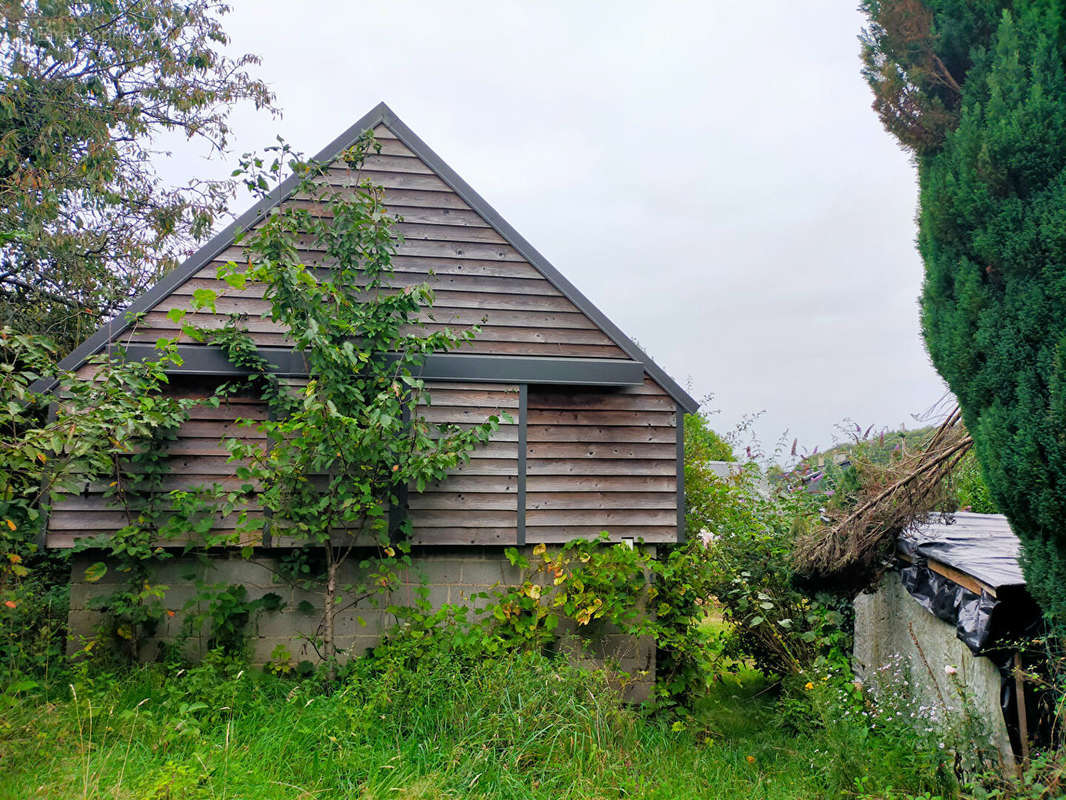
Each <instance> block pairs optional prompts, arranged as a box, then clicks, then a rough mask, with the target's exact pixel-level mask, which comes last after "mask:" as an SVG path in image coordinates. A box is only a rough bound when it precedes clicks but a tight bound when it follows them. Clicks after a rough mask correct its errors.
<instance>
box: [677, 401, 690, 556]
mask: <svg viewBox="0 0 1066 800" xmlns="http://www.w3.org/2000/svg"><path fill="white" fill-rule="evenodd" d="M676 424H677V467H676V470H677V477H676V478H675V480H676V482H677V541H679V542H683V541H685V538H686V537H687V535H688V532H687V531H686V530H685V517H686V515H687V512H688V509H687V508H686V506H685V409H684V408H682V407H681V404H680V403H678V404H677V420H676Z"/></svg>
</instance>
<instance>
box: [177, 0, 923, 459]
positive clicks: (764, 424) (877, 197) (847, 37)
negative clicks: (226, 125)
mask: <svg viewBox="0 0 1066 800" xmlns="http://www.w3.org/2000/svg"><path fill="white" fill-rule="evenodd" d="M233 5H234V9H233V13H232V14H231V15H230V16H229V17H227V18H226V20H225V26H226V28H227V30H228V31H229V32H230V33H231V35H232V38H233V43H232V46H233V50H234V52H254V53H258V54H259V55H260V56H261V57H262V59H263V63H262V66H261V68H260V69H259V74H260V75H261V76H262V77H263V78H264V79H265V80H266V81H267V82H268V83H269V84H270V85H271V86H272V87H273V89H274V91H275V92H276V93H277V101H278V105H279V107H280V108H281V109H282V110H283V112H284V116H283V117H282V118H281V119H280V120H271V119H269V118H268V117H266V116H265V115H256V114H254V113H251V112H250V111H247V110H242V111H239V112H238V113H236V114H235V115H234V117H233V123H234V127H235V136H234V139H233V142H232V146H233V149H234V151H235V152H241V151H244V150H248V149H252V148H256V147H261V146H263V145H265V144H269V143H270V141H271V140H272V138H273V136H274V135H275V134H276V133H280V134H282V135H283V136H284V137H285V138H286V139H287V140H288V141H289V142H291V143H292V144H293V145H295V146H297V147H298V148H300V149H301V150H304V151H307V152H309V153H313V152H315V151H317V150H318V149H320V148H321V147H322V146H324V145H325V144H326V143H327V142H328V141H329V140H331V139H332V138H333V137H334V136H335V135H336V134H338V133H340V132H341V131H342V130H343V129H345V128H346V127H347V126H348V125H350V124H351V123H352V122H354V121H355V120H356V119H357V118H358V117H360V116H362V115H363V114H364V113H365V112H366V111H368V110H369V109H370V108H371V107H372V106H373V105H375V104H376V103H377V102H378V101H379V100H385V101H386V102H387V103H388V104H389V105H390V106H391V107H392V109H393V110H394V111H395V112H396V113H397V114H398V115H399V116H400V117H401V118H402V119H403V120H404V121H405V122H406V123H407V124H408V125H409V126H410V127H411V128H412V129H413V130H414V131H415V132H416V133H418V134H419V135H420V136H421V137H422V138H423V139H424V140H425V141H426V142H427V143H428V144H429V145H430V146H431V147H432V148H434V149H435V150H436V151H437V153H439V154H440V155H441V157H443V158H444V160H445V161H447V162H448V163H449V164H450V165H451V166H452V167H453V168H454V169H455V170H456V171H457V172H458V173H459V174H460V175H462V176H463V177H464V178H465V179H466V180H467V181H468V182H469V183H470V184H471V185H472V186H473V187H474V188H475V189H477V190H478V191H479V192H480V193H481V194H482V195H483V196H484V197H485V198H486V199H487V200H488V201H489V202H490V203H491V204H492V205H493V206H494V207H495V208H496V209H497V210H498V211H499V212H500V213H501V214H502V215H503V216H504V218H505V219H507V220H508V221H509V222H510V223H511V224H512V225H514V227H515V228H517V229H518V230H519V231H520V232H522V234H523V235H524V236H525V237H526V238H527V239H529V240H530V241H531V242H532V243H533V245H534V246H535V247H537V248H538V249H539V250H540V251H541V252H542V253H543V254H544V255H545V256H546V257H547V258H548V259H549V260H550V261H551V262H552V263H553V264H555V266H556V267H557V268H558V269H559V270H560V271H562V272H563V273H564V274H565V275H566V276H567V277H568V278H570V280H571V281H572V282H573V283H574V284H575V285H576V286H577V287H578V288H579V289H581V290H582V291H583V292H584V293H585V294H586V295H587V296H588V297H589V298H590V299H591V300H592V301H593V302H594V303H596V304H597V305H598V306H599V307H600V308H601V309H602V310H603V311H604V312H605V313H606V314H607V315H608V316H609V317H611V318H612V319H613V320H614V321H615V322H616V323H617V324H618V325H619V326H620V327H621V328H622V329H623V330H624V331H626V332H627V333H628V334H629V335H630V336H631V337H633V338H634V339H636V340H638V341H639V342H640V343H641V344H642V346H644V348H645V349H646V350H647V351H648V352H649V353H650V354H651V355H652V356H653V357H654V358H655V359H656V360H657V361H658V362H659V363H660V364H661V365H662V366H663V367H664V368H665V369H666V370H667V371H668V372H669V373H671V374H672V375H673V376H674V377H675V378H676V379H677V380H678V381H679V382H680V383H682V384H683V385H688V386H689V387H690V390H691V393H692V394H693V395H694V396H696V397H702V396H704V395H706V394H709V393H713V394H714V399H713V401H712V403H711V407H713V408H716V409H719V410H720V415H719V417H718V418H717V423H716V424H717V426H718V427H719V428H721V429H723V430H728V429H730V428H732V427H733V426H734V425H736V424H737V423H738V422H739V421H740V420H741V419H742V418H744V416H745V415H748V414H752V413H754V412H761V411H765V413H764V414H763V415H762V417H761V418H760V419H759V421H758V423H757V430H758V432H759V434H760V435H761V437H762V439H763V440H764V441H767V442H769V443H771V444H772V442H773V441H774V440H777V439H778V438H779V437H780V436H782V435H784V432H785V431H786V430H788V431H789V434H788V435H789V437H790V438H791V436H798V437H799V440H800V443H801V445H807V446H808V447H813V446H814V445H816V444H818V445H822V446H824V445H826V444H827V443H829V442H830V441H832V438H833V434H834V426H835V425H836V424H837V423H839V422H841V420H843V419H845V418H852V419H854V420H856V421H858V422H860V423H862V425H863V427H865V426H866V425H868V424H871V423H876V424H877V425H888V426H894V425H898V424H899V423H902V422H906V423H911V421H912V420H911V417H910V415H911V414H912V413H915V412H920V411H922V410H924V409H926V408H927V407H929V406H930V405H931V404H932V403H933V402H934V401H936V400H937V398H938V397H939V396H940V395H941V394H942V392H943V388H942V384H941V382H940V379H939V378H938V377H937V375H936V373H935V372H934V371H933V369H932V368H931V366H930V365H929V362H928V358H927V356H926V354H925V352H924V350H923V348H922V344H921V340H920V336H919V330H918V308H917V303H916V299H917V296H918V293H919V290H920V282H921V263H920V260H919V258H918V256H917V254H916V252H915V249H914V235H915V230H914V212H915V194H916V188H915V176H914V170H913V168H912V166H911V165H910V163H909V162H908V159H907V157H906V156H905V155H904V154H903V153H901V152H900V151H899V150H898V149H897V148H896V146H895V145H894V143H893V142H892V140H890V139H889V137H888V135H887V134H885V133H884V132H883V131H882V129H881V127H880V125H879V123H878V121H877V119H876V117H875V116H874V114H873V112H872V111H871V110H870V95H869V92H868V90H867V88H866V86H865V84H864V83H863V82H862V79H861V78H860V76H859V62H858V44H857V40H856V36H857V34H858V32H859V30H860V27H861V24H862V20H861V17H860V15H859V14H858V12H856V11H855V10H853V8H854V5H856V3H855V2H854V1H852V2H849V1H848V0H843V2H842V1H841V0H761V2H754V1H753V2H743V3H740V2H733V1H732V0H711V2H707V0H703V2H672V1H670V0H666V1H664V2H658V3H647V2H628V1H627V2H612V3H607V2H604V0H600V2H591V0H570V2H529V1H527V2H510V1H508V0H488V1H487V2H463V1H462V0H453V2H449V3H438V2H429V1H428V0H422V1H421V2H416V1H415V0H389V2H378V3H366V2H346V1H345V0H302V2H299V3H293V2H291V0H285V1H284V2H282V0H233ZM176 156H177V158H176V161H175V163H173V164H171V165H168V167H167V170H166V171H167V172H168V173H170V172H171V171H172V170H177V172H178V173H185V174H187V175H200V176H207V175H210V174H215V175H218V174H222V173H224V172H226V171H228V167H229V166H230V164H228V163H227V164H225V165H223V164H215V165H212V164H208V163H205V162H203V161H201V160H199V159H198V158H193V157H191V156H189V155H187V154H185V153H184V152H178V153H177V154H176ZM235 210H236V211H238V212H239V211H241V210H243V209H235Z"/></svg>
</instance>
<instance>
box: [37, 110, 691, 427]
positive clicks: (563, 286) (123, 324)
mask: <svg viewBox="0 0 1066 800" xmlns="http://www.w3.org/2000/svg"><path fill="white" fill-rule="evenodd" d="M380 124H384V125H385V126H386V127H387V128H388V129H389V130H391V131H392V132H393V133H394V134H395V135H396V136H397V137H398V138H399V139H400V141H401V142H403V143H404V145H406V146H407V147H408V148H409V149H410V150H412V151H413V152H414V153H415V154H416V155H417V156H418V157H419V158H421V159H422V160H423V161H424V162H425V163H426V164H427V165H428V166H429V167H431V168H432V169H433V170H435V171H436V172H437V173H438V175H439V177H440V178H441V179H442V180H443V181H444V182H445V183H447V184H448V185H449V186H450V187H451V188H452V189H453V190H454V191H455V193H456V194H458V195H459V196H460V197H461V198H462V199H463V200H464V201H465V202H466V203H467V205H469V206H470V207H471V208H473V209H474V210H475V211H477V212H478V213H479V214H480V215H481V216H482V217H484V219H485V221H486V222H488V223H489V224H490V225H491V226H492V227H493V228H495V229H496V231H497V232H498V233H499V234H500V235H501V236H503V237H504V239H506V240H507V242H508V243H509V244H510V245H511V246H512V247H514V248H515V250H517V251H518V252H519V253H521V254H522V256H523V257H524V258H525V259H526V260H527V261H529V263H530V264H532V265H533V266H534V267H536V268H537V269H538V270H540V271H541V272H542V273H543V274H544V277H545V278H547V279H548V281H549V282H550V283H551V284H552V285H554V286H555V287H556V288H557V289H558V290H559V291H561V292H562V293H563V294H564V295H565V296H566V297H567V298H568V299H569V300H570V301H571V302H572V303H573V304H574V305H575V306H577V307H578V308H579V309H580V310H581V311H583V312H584V313H585V314H586V315H587V316H588V317H589V318H590V319H591V320H592V321H593V322H595V323H596V324H597V325H599V326H600V327H601V328H602V329H603V331H604V333H606V334H607V335H608V336H609V337H610V338H611V339H612V340H613V341H614V342H615V344H617V345H618V346H619V347H620V348H621V349H622V350H623V351H624V352H625V353H626V354H627V355H628V356H629V357H630V358H632V359H633V360H634V361H637V362H640V364H641V365H642V366H643V368H644V370H646V371H647V373H648V374H649V375H650V376H651V377H652V378H653V379H654V380H655V381H657V382H658V383H659V384H660V385H661V386H662V387H663V388H664V389H665V390H666V391H667V392H669V394H670V395H671V396H672V397H673V398H674V400H675V401H676V402H677V403H679V404H680V405H681V406H682V407H683V408H684V409H685V410H686V411H688V412H690V413H692V412H695V411H696V410H697V409H698V408H699V403H697V402H696V401H695V400H694V399H693V398H692V397H691V396H690V395H689V394H688V393H687V392H686V391H685V390H684V389H682V388H681V386H680V385H678V383H677V382H676V381H674V379H673V378H671V377H670V376H669V375H667V374H666V372H665V371H664V370H663V369H662V368H661V367H660V366H659V365H658V364H656V363H655V362H654V361H652V360H651V359H650V358H649V357H648V356H647V354H646V353H644V351H642V350H641V349H640V348H639V347H637V345H636V343H634V342H633V341H632V340H631V339H630V338H629V337H627V336H626V335H625V334H624V333H622V331H621V330H620V329H619V328H618V327H617V326H616V325H615V324H614V323H613V322H611V321H610V320H609V319H607V317H606V316H604V314H603V312H601V311H600V310H599V309H598V308H596V306H594V305H593V304H592V302H591V301H590V300H589V299H588V298H587V297H585V296H584V295H583V294H581V292H579V291H578V290H577V288H576V287H575V286H574V285H573V284H572V283H570V281H568V280H567V279H566V278H565V277H563V275H562V274H561V273H560V272H559V271H558V270H557V269H555V267H553V266H552V265H551V264H550V263H549V262H548V260H547V259H546V258H545V257H544V256H542V255H541V254H540V253H539V252H537V250H536V249H535V248H534V247H533V245H531V244H530V243H529V242H527V241H526V240H525V239H524V238H523V237H522V236H521V234H519V233H518V231H516V230H515V229H514V228H512V227H511V226H510V225H509V224H508V223H507V222H506V221H505V220H504V219H503V217H501V216H500V215H499V213H497V212H496V210H495V209H494V208H493V207H492V206H490V205H489V204H488V203H487V202H486V201H485V199H484V198H482V197H481V195H479V194H478V193H477V192H476V191H474V189H473V188H472V187H471V186H470V185H469V184H468V183H467V182H466V181H464V180H463V179H462V178H461V177H459V175H458V174H456V172H455V170H453V169H452V168H451V167H449V166H448V165H447V164H446V163H444V160H443V159H442V158H441V157H440V156H438V155H437V154H436V153H435V152H434V151H433V150H432V149H431V148H430V147H429V145H427V144H426V143H425V142H423V141H422V140H421V139H420V138H419V137H418V136H417V135H416V134H415V133H414V131H412V130H411V129H410V128H408V127H407V126H406V125H405V124H404V123H403V122H402V121H401V120H400V119H399V117H397V116H396V115H395V114H394V113H393V111H392V109H390V108H389V107H388V106H387V105H385V103H378V105H376V106H375V107H374V108H373V109H371V110H370V111H369V112H368V113H367V114H365V115H364V116H363V117H362V118H360V119H359V120H358V121H357V122H356V123H355V124H354V125H352V126H351V127H350V128H348V130H346V131H345V132H344V133H342V134H341V135H340V136H338V137H337V138H336V139H334V140H333V141H332V142H330V143H329V144H328V145H326V147H324V148H323V149H322V150H321V151H320V152H319V153H318V154H317V155H315V157H314V158H315V160H316V161H322V162H329V161H333V160H334V159H336V158H337V156H339V155H340V154H341V153H342V152H343V151H344V150H345V149H346V148H348V147H350V146H351V145H352V144H354V143H355V141H356V140H357V139H358V138H359V136H360V135H361V134H362V133H363V132H364V131H366V130H368V129H371V128H374V127H376V126H377V125H380ZM298 185H299V179H298V178H297V176H295V175H292V176H290V177H289V178H287V179H286V180H285V181H283V182H282V183H281V184H279V185H278V186H277V187H276V188H275V189H274V190H273V191H272V192H270V194H268V195H267V196H266V197H264V198H263V199H262V200H260V201H259V202H258V203H256V204H255V205H254V206H252V208H250V209H249V210H248V211H246V212H245V213H244V214H242V215H241V216H240V217H238V218H237V219H236V220H234V221H233V222H232V223H231V224H230V225H228V226H227V227H226V228H225V229H223V230H222V231H220V232H219V233H218V234H217V235H216V236H214V237H213V238H212V239H211V240H210V241H209V242H208V243H207V244H205V245H204V246H203V247H201V248H200V249H199V250H198V251H197V252H196V253H194V254H193V255H192V256H191V257H190V258H189V259H188V260H187V261H185V262H184V263H182V264H181V265H180V266H179V267H177V268H176V269H174V270H173V271H172V272H170V273H168V274H167V275H166V276H164V277H163V278H162V279H161V280H160V281H159V282H158V283H157V284H156V285H155V286H153V287H152V288H151V289H149V290H148V291H147V292H145V293H144V294H143V295H141V296H140V297H138V298H137V299H135V300H134V301H133V302H132V303H130V305H129V306H128V307H127V308H126V309H125V311H123V312H122V313H121V314H119V315H118V316H117V317H116V318H115V319H114V320H112V321H110V322H108V323H107V324H105V325H103V326H102V327H101V328H100V329H99V330H97V331H96V333H94V334H93V335H92V336H90V337H89V338H88V339H86V340H85V341H84V342H82V343H81V344H80V345H79V346H78V347H76V348H75V349H74V350H73V351H72V352H71V353H70V354H69V355H68V356H67V357H66V358H64V359H63V360H62V361H61V362H60V363H59V367H60V369H62V370H74V369H77V368H78V367H80V366H81V365H82V364H83V363H84V362H85V360H86V359H87V358H89V357H90V356H92V355H93V354H95V353H98V352H100V351H101V350H102V349H103V348H104V347H106V346H107V344H108V343H109V342H111V341H113V340H114V339H115V337H117V336H119V335H121V334H122V333H123V332H124V331H125V330H127V329H128V328H129V327H130V324H131V322H130V319H129V317H130V315H134V314H140V313H143V312H145V311H148V310H150V309H151V308H152V307H153V306H155V305H156V304H158V303H159V302H160V301H161V300H163V299H164V298H165V297H167V296H168V295H170V294H171V293H172V292H173V291H174V290H175V289H177V288H178V287H179V286H181V285H182V284H183V283H185V282H186V281H187V280H189V279H190V278H191V277H192V276H193V275H195V274H196V273H197V272H198V271H200V270H201V269H202V268H203V267H204V265H205V264H207V263H209V262H210V261H211V260H212V259H214V258H215V256H217V255H218V254H219V253H221V252H222V251H223V250H225V249H226V248H227V247H229V246H230V245H231V244H232V243H233V240H234V238H235V237H236V236H237V234H239V233H242V232H244V231H246V230H248V229H249V228H251V227H252V226H253V225H255V224H256V223H257V222H259V221H260V220H261V219H262V218H263V217H264V216H265V215H266V213H267V211H269V210H270V209H271V208H273V207H274V206H276V205H278V204H279V203H281V202H282V201H283V200H285V199H286V198H287V197H288V196H289V195H290V194H292V192H293V191H294V190H295V189H296V187H297V186H298ZM572 360H573V361H580V360H581V359H572ZM591 360H592V359H587V361H591ZM37 391H44V389H43V388H38V389H37Z"/></svg>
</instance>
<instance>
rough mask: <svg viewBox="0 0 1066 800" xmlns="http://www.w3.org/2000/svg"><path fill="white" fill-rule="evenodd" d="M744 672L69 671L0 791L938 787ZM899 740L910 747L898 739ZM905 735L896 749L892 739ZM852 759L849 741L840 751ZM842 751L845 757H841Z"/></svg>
mask: <svg viewBox="0 0 1066 800" xmlns="http://www.w3.org/2000/svg"><path fill="white" fill-rule="evenodd" d="M764 690H765V686H764V685H763V684H762V682H761V681H760V679H759V678H758V677H757V676H756V675H754V674H747V675H742V676H740V679H737V678H727V679H725V680H723V681H721V682H719V683H717V684H716V688H715V690H714V691H713V692H712V693H711V695H709V696H708V697H707V698H706V699H705V700H704V701H703V703H702V704H701V706H700V707H699V708H697V709H696V710H695V713H694V714H693V716H692V717H691V718H689V719H687V720H684V721H681V720H666V719H657V718H654V717H649V716H645V715H642V713H641V712H640V711H639V710H638V709H635V708H632V707H628V706H625V705H624V704H622V703H621V702H620V701H619V700H618V698H617V697H616V696H615V695H614V693H613V692H612V690H611V689H610V687H609V685H608V682H607V681H606V679H605V678H604V676H602V675H598V674H595V673H587V672H582V671H579V670H577V669H576V668H574V667H571V666H569V665H568V664H566V663H565V662H560V661H555V660H550V659H547V658H544V657H540V656H532V655H517V654H516V655H513V656H511V657H508V658H504V659H498V660H491V661H484V662H478V663H474V662H470V661H469V660H464V659H462V658H458V657H452V656H449V655H447V654H442V655H441V656H440V658H438V659H435V660H433V661H432V662H426V663H423V664H421V665H420V666H419V668H418V669H415V670H402V669H389V668H388V667H387V666H384V667H383V666H382V665H380V664H377V665H374V664H363V665H360V666H359V667H357V668H356V671H355V672H353V674H352V675H351V676H350V677H349V678H348V680H347V681H346V682H345V683H344V684H343V685H342V686H341V687H340V688H339V689H338V690H337V691H333V692H326V691H324V690H323V687H322V686H321V685H319V684H317V683H316V682H314V681H311V680H308V681H303V682H298V683H294V682H292V681H289V680H285V679H281V678H277V677H273V676H269V675H265V674H262V673H253V672H250V671H241V670H240V669H239V668H238V666H237V665H227V664H225V663H223V662H218V661H214V662H211V663H208V664H206V665H204V666H201V667H196V668H193V669H190V670H186V671H180V674H179V673H178V672H168V671H167V670H166V669H164V668H162V667H159V666H154V667H143V668H138V669H136V670H134V671H132V672H131V673H129V674H127V675H123V676H115V675H111V676H101V675H97V676H96V677H94V678H92V679H89V678H87V677H83V678H82V679H80V680H79V681H78V682H76V684H75V687H74V691H76V693H77V695H76V696H75V695H74V694H73V692H71V690H69V689H68V690H67V691H66V692H65V693H64V694H63V695H62V696H56V697H53V698H51V699H50V700H48V701H47V702H43V701H42V698H26V699H25V701H24V702H22V703H21V704H18V705H16V706H15V707H13V708H10V709H8V710H7V712H6V714H5V717H6V718H5V721H4V722H3V723H2V728H0V731H2V737H3V738H2V740H0V764H2V765H3V768H4V774H3V776H2V777H0V798H19V800H23V799H24V798H31V797H32V798H57V800H58V799H59V798H62V800H71V799H72V798H86V799H87V798H155V799H156V800H162V799H164V798H175V799H176V798H183V799H185V798H188V799H191V800H197V799H199V798H286V799H287V800H290V799H291V798H308V800H310V798H315V799H316V800H325V799H327V798H353V797H363V798H443V797H479V798H552V799H553V800H555V799H556V798H601V797H602V798H607V797H611V798H615V797H641V798H690V797H691V798H697V797H698V798H797V797H810V798H820V797H841V796H858V795H860V794H862V793H864V792H866V793H870V794H874V793H881V796H885V794H884V793H885V792H888V791H890V789H892V787H894V790H899V791H904V790H906V791H914V792H918V791H924V790H936V789H938V788H941V787H938V786H937V785H936V781H935V780H934V779H933V778H932V776H924V777H923V776H922V775H918V774H907V773H905V772H903V773H902V774H901V772H900V768H899V764H900V762H899V760H898V759H893V758H889V757H887V756H886V753H885V752H883V751H879V748H882V750H883V748H886V747H897V746H899V743H898V742H895V743H894V742H892V741H888V740H884V741H879V740H878V739H877V738H876V737H873V738H868V739H865V740H864V741H862V742H859V741H849V742H848V745H849V746H850V747H858V746H863V747H864V748H865V749H866V754H865V755H864V756H863V757H861V758H855V757H852V758H849V759H847V760H846V767H845V768H843V769H840V768H836V767H835V766H834V765H835V764H837V763H838V762H840V758H839V756H840V753H839V741H838V739H837V738H834V737H835V736H836V734H833V733H832V732H831V731H829V730H828V729H825V728H820V729H819V728H817V727H815V728H812V729H811V730H808V731H804V732H801V733H797V732H796V731H795V730H793V729H791V728H790V727H789V726H788V725H787V724H785V723H782V721H781V717H780V715H779V714H778V710H779V706H778V703H777V701H776V700H775V699H774V698H772V697H770V696H769V695H768V694H766V693H765V691H764ZM911 744H912V743H911ZM908 746H910V745H908ZM852 755H853V756H854V754H852ZM856 765H858V766H856Z"/></svg>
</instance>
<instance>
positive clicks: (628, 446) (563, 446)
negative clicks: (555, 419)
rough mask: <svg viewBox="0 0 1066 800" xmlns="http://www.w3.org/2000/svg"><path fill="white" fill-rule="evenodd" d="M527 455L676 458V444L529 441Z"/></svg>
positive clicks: (543, 456)
mask: <svg viewBox="0 0 1066 800" xmlns="http://www.w3.org/2000/svg"><path fill="white" fill-rule="evenodd" d="M527 457H528V458H529V459H530V461H534V460H537V459H544V458H546V459H560V458H573V459H623V460H631V459H653V458H661V459H664V460H669V461H676V460H677V445H676V443H675V444H673V445H668V444H664V443H651V444H648V443H633V442H627V443H625V444H622V443H606V442H597V443H593V444H586V443H581V444H577V443H574V442H536V443H534V442H530V443H529V445H528V451H527Z"/></svg>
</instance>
